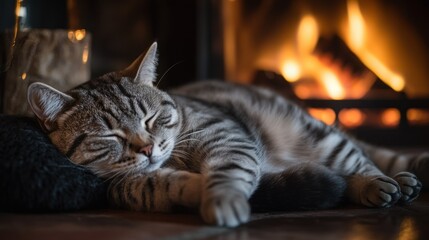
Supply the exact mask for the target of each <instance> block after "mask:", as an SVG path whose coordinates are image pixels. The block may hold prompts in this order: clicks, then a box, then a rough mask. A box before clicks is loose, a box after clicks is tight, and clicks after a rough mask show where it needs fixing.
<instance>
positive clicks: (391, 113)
mask: <svg viewBox="0 0 429 240" xmlns="http://www.w3.org/2000/svg"><path fill="white" fill-rule="evenodd" d="M400 119H401V114H400V112H399V110H398V109H396V108H388V109H386V110H384V111H383V113H382V114H381V122H382V123H383V124H384V125H385V126H388V127H395V126H398V124H399V120H400Z"/></svg>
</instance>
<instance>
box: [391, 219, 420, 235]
mask: <svg viewBox="0 0 429 240" xmlns="http://www.w3.org/2000/svg"><path fill="white" fill-rule="evenodd" d="M419 238H420V236H419V231H418V227H417V226H416V222H415V221H414V219H412V218H410V217H405V218H404V220H402V222H401V226H400V229H399V235H398V237H397V238H396V239H398V240H408V239H419Z"/></svg>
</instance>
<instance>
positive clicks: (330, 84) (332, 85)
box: [321, 71, 346, 100]
mask: <svg viewBox="0 0 429 240" xmlns="http://www.w3.org/2000/svg"><path fill="white" fill-rule="evenodd" d="M321 80H322V84H323V86H324V87H325V89H326V92H327V93H328V95H329V97H331V98H332V99H335V100H339V99H344V97H345V95H346V93H345V91H344V88H343V86H342V85H341V83H340V81H339V79H338V77H337V76H336V75H335V74H334V73H332V72H330V71H325V72H323V73H322V75H321Z"/></svg>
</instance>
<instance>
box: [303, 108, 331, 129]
mask: <svg viewBox="0 0 429 240" xmlns="http://www.w3.org/2000/svg"><path fill="white" fill-rule="evenodd" d="M308 112H309V113H310V115H311V116H313V117H315V118H317V119H319V120H320V121H322V122H324V123H326V124H328V125H332V124H334V123H335V112H334V110H332V109H330V108H324V109H322V108H310V109H308Z"/></svg>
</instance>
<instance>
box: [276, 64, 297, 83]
mask: <svg viewBox="0 0 429 240" xmlns="http://www.w3.org/2000/svg"><path fill="white" fill-rule="evenodd" d="M280 72H281V73H282V74H283V77H284V78H285V79H286V80H287V81H289V82H296V81H297V80H298V79H299V78H300V77H301V68H300V66H299V64H298V63H297V62H295V61H293V60H290V61H286V62H285V63H284V64H283V66H282V68H281V69H280Z"/></svg>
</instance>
